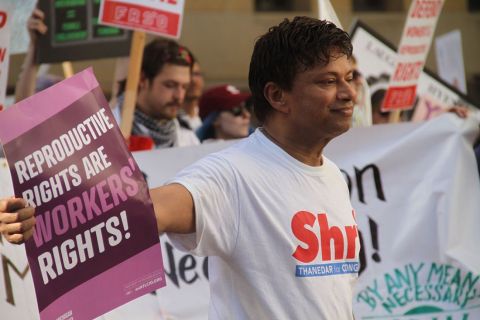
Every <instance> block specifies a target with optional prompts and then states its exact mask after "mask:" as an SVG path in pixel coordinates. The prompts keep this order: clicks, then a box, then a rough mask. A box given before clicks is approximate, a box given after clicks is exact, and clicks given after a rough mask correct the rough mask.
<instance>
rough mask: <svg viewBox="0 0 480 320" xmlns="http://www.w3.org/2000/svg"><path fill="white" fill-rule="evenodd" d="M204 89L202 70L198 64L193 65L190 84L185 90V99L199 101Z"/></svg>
mask: <svg viewBox="0 0 480 320" xmlns="http://www.w3.org/2000/svg"><path fill="white" fill-rule="evenodd" d="M203 87H204V80H203V75H202V70H201V69H200V65H199V64H198V62H195V63H194V64H193V68H192V82H191V83H190V86H189V87H188V90H187V99H190V100H196V99H200V96H201V95H202V92H203Z"/></svg>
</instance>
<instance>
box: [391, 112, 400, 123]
mask: <svg viewBox="0 0 480 320" xmlns="http://www.w3.org/2000/svg"><path fill="white" fill-rule="evenodd" d="M401 112H402V111H400V110H393V111H391V112H390V115H389V117H388V122H389V123H398V122H400V113H401Z"/></svg>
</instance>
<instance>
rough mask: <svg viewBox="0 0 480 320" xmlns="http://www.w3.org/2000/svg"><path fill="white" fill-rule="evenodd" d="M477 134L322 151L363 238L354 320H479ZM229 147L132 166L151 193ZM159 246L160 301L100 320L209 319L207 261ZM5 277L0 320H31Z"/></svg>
mask: <svg viewBox="0 0 480 320" xmlns="http://www.w3.org/2000/svg"><path fill="white" fill-rule="evenodd" d="M478 125H479V124H478V122H476V121H474V120H473V119H472V118H470V119H467V120H461V119H459V118H457V117H456V116H454V115H451V114H448V115H444V116H441V117H438V118H435V119H433V120H431V121H427V122H422V123H402V124H397V125H378V126H373V127H369V128H358V129H352V130H350V131H349V132H348V133H347V134H344V135H342V136H341V137H339V138H337V139H335V140H333V141H332V143H330V145H329V146H328V147H327V149H326V154H327V156H328V157H329V158H330V159H332V160H334V161H335V162H336V163H337V164H338V166H339V167H340V168H341V169H342V172H343V173H344V175H345V178H346V180H347V183H348V184H349V186H350V190H351V198H352V203H353V206H354V208H355V209H356V211H357V221H358V224H359V227H360V232H361V241H362V248H363V250H362V253H361V260H362V269H361V271H362V273H361V275H360V278H359V282H358V286H357V292H356V294H355V296H354V306H355V316H356V319H365V320H367V319H389V320H391V319H402V320H403V319H409V320H420V319H434V318H435V317H436V318H437V319H438V320H440V319H451V320H457V319H462V320H465V319H480V295H479V293H480V256H479V255H478V243H480V233H479V232H478V231H477V230H478V226H480V214H479V212H480V182H479V175H478V173H477V171H476V170H477V169H476V162H475V158H474V154H473V150H472V143H473V139H474V138H475V136H476V135H478V133H479V132H478ZM227 145H229V143H227V142H221V143H212V144H206V145H201V146H197V147H185V148H173V149H163V150H154V151H147V152H138V153H136V154H135V158H136V160H137V161H138V163H139V165H140V168H142V171H143V172H144V173H145V175H146V176H147V181H148V182H149V184H150V186H152V187H153V186H158V185H161V184H162V183H163V182H164V181H165V180H166V179H168V178H170V177H172V176H173V175H174V174H175V172H177V171H178V170H179V169H181V168H183V167H184V166H186V165H188V164H190V163H192V162H194V161H195V160H196V159H198V158H200V157H202V156H204V155H206V154H208V153H210V152H213V151H216V150H220V149H222V148H224V147H226V146H227ZM0 177H5V175H3V176H2V175H0ZM7 177H8V176H7ZM3 183H4V182H3V181H2V185H3ZM162 240H163V241H162V246H163V250H164V251H163V252H164V253H165V254H164V257H163V258H164V262H163V263H164V267H165V271H166V273H167V287H166V288H163V289H161V290H158V291H157V298H158V301H157V302H156V303H154V302H153V301H152V299H154V296H152V295H147V296H146V297H145V298H141V299H137V300H135V301H134V302H133V303H132V304H131V305H126V306H124V307H122V308H119V309H117V310H114V311H113V312H111V313H109V314H107V315H106V316H104V317H103V318H104V319H127V318H128V319H133V318H135V319H137V318H138V319H162V314H163V316H164V318H167V319H206V318H207V305H208V282H207V274H206V271H205V258H198V257H193V256H191V255H189V254H186V253H183V252H179V251H177V250H175V249H173V248H171V247H170V246H169V245H168V244H167V242H166V241H164V239H162ZM11 247H12V246H10V245H7V244H5V242H4V243H3V244H2V243H0V255H1V256H2V261H5V259H7V260H8V261H9V262H10V265H14V266H16V268H17V269H18V270H19V271H24V270H25V266H26V265H25V262H22V261H25V260H22V259H24V257H23V251H22V250H21V249H20V248H18V247H16V248H11ZM5 270H10V271H9V272H10V278H9V279H10V280H9V281H10V283H8V284H7V283H2V282H0V284H1V285H2V286H0V291H1V293H0V298H1V301H0V310H2V319H4V317H3V316H4V315H5V319H19V320H23V319H25V320H26V319H37V317H36V316H35V312H36V310H34V309H35V308H36V307H35V305H36V304H35V302H34V300H32V297H31V292H33V289H31V287H30V283H31V278H29V273H28V272H27V274H26V275H25V276H23V277H21V276H19V275H18V273H15V272H12V271H11V270H12V267H9V269H3V273H5V272H6V271H5ZM19 273H20V272H19ZM1 279H4V274H3V275H2V274H0V281H2V280H1ZM5 292H10V296H11V297H13V299H14V304H12V303H11V301H12V299H10V300H7V299H6V294H5ZM4 310H6V313H5V312H4ZM160 310H161V311H160ZM449 317H450V318H449Z"/></svg>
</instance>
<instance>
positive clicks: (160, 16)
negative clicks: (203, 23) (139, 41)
mask: <svg viewBox="0 0 480 320" xmlns="http://www.w3.org/2000/svg"><path fill="white" fill-rule="evenodd" d="M184 4H185V1H184V0H103V2H102V5H101V8H100V23H102V24H106V25H112V26H116V27H120V28H126V29H135V30H143V31H145V32H149V33H154V34H157V35H160V36H164V37H168V38H174V39H178V38H180V31H181V26H182V18H183V7H184Z"/></svg>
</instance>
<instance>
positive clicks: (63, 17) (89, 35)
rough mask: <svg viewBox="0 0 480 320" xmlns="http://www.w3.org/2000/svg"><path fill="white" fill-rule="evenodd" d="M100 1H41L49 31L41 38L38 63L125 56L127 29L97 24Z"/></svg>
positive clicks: (127, 48) (128, 47) (126, 51)
mask: <svg viewBox="0 0 480 320" xmlns="http://www.w3.org/2000/svg"><path fill="white" fill-rule="evenodd" d="M100 3H101V1H100V0H51V1H50V0H40V1H39V4H38V7H39V8H40V9H41V10H42V11H43V12H44V13H45V23H46V24H47V26H48V34H47V35H46V36H44V37H40V40H39V48H38V50H37V62H39V63H51V62H61V61H75V60H85V59H98V58H107V57H119V56H127V55H128V54H129V50H130V39H131V33H130V32H129V31H126V30H123V29H119V28H115V27H110V26H104V25H100V24H99V23H98V16H99V11H100Z"/></svg>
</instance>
